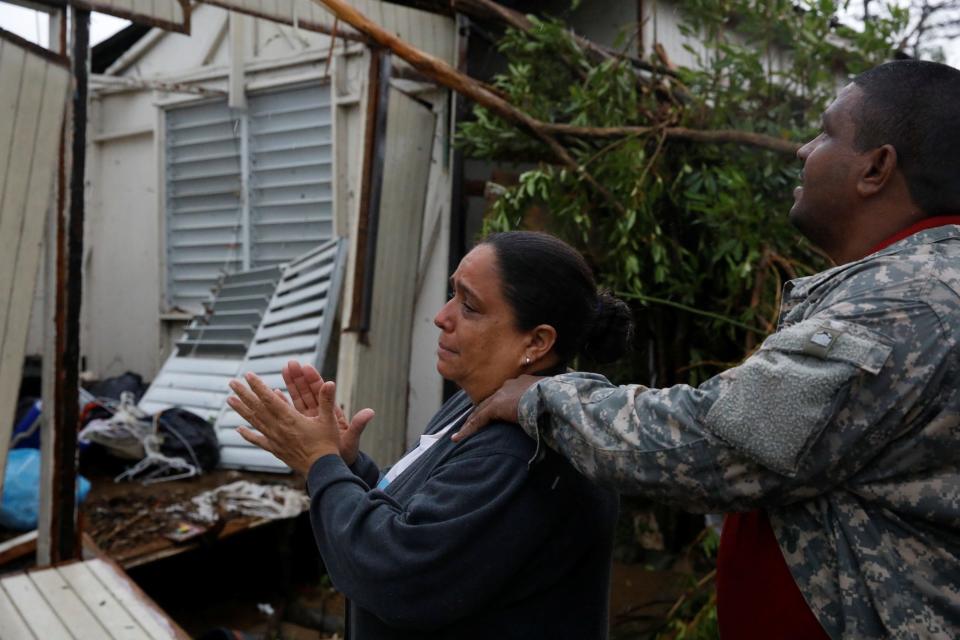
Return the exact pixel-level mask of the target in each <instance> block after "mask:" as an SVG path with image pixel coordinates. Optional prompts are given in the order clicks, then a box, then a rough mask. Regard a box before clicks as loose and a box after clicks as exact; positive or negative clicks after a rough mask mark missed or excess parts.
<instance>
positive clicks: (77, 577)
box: [57, 562, 149, 640]
mask: <svg viewBox="0 0 960 640" xmlns="http://www.w3.org/2000/svg"><path fill="white" fill-rule="evenodd" d="M57 571H59V572H60V575H61V576H62V577H63V579H64V580H65V581H66V582H67V584H69V585H70V587H71V588H72V589H73V590H74V592H76V593H77V594H78V595H79V596H80V599H81V600H83V603H84V604H85V605H87V608H88V609H90V611H91V612H92V613H93V615H94V616H95V617H96V618H97V620H98V621H99V622H100V624H102V625H103V626H104V627H105V628H106V629H107V631H108V632H109V633H110V634H111V635H112V636H113V637H114V638H124V640H149V636H148V635H147V634H146V632H145V631H144V630H143V629H142V628H141V627H140V625H139V624H137V622H136V621H135V620H134V619H133V618H132V617H131V616H130V614H129V613H128V612H127V610H126V609H124V608H123V606H122V605H121V604H120V603H119V602H117V599H116V598H115V597H113V595H111V593H110V591H109V590H108V589H107V588H106V587H105V586H104V585H103V583H101V582H100V580H99V579H98V578H97V576H95V575H94V574H93V572H92V571H90V569H89V568H88V567H87V566H86V563H84V562H75V563H73V564H66V565H62V566H60V567H58V568H57Z"/></svg>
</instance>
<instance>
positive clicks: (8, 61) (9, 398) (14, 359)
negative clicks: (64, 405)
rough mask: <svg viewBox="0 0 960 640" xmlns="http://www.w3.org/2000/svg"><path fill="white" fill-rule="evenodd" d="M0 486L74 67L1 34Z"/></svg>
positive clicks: (0, 484) (0, 486) (0, 485)
mask: <svg viewBox="0 0 960 640" xmlns="http://www.w3.org/2000/svg"><path fill="white" fill-rule="evenodd" d="M0 83H2V84H0V86H3V87H4V89H5V90H4V91H3V92H0V488H2V484H3V471H4V467H5V466H6V459H7V455H6V453H7V445H8V443H9V441H10V431H11V429H12V426H13V415H14V410H15V406H16V398H17V391H18V389H19V387H20V377H21V373H22V367H23V356H24V352H25V350H26V342H27V330H28V325H29V322H30V311H31V307H32V303H33V292H34V288H35V286H36V281H37V267H38V264H39V259H40V255H41V253H42V251H41V245H42V237H43V227H44V220H45V218H46V215H45V214H46V211H47V207H48V206H50V196H51V193H52V187H53V178H54V173H55V171H56V168H57V161H56V158H57V149H58V145H59V141H60V129H61V125H62V123H63V113H64V108H65V105H66V97H67V89H68V87H69V84H70V75H69V72H68V71H67V69H66V67H63V66H60V65H58V64H56V63H53V62H51V61H49V60H47V59H44V58H42V57H40V56H39V55H37V54H35V53H33V52H31V51H25V50H24V49H23V48H22V47H20V46H19V45H17V44H15V43H13V42H10V41H7V40H4V39H0Z"/></svg>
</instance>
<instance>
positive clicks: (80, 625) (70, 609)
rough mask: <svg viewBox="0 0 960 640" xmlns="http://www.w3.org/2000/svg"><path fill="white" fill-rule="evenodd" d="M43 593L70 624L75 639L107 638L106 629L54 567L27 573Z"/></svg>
mask: <svg viewBox="0 0 960 640" xmlns="http://www.w3.org/2000/svg"><path fill="white" fill-rule="evenodd" d="M27 576H29V578H30V580H31V581H32V582H33V584H34V586H36V588H37V590H38V591H39V592H40V593H41V594H43V597H44V599H45V600H46V601H47V602H48V603H49V604H50V607H51V608H52V609H53V610H54V611H56V612H57V616H58V617H59V618H60V619H61V620H64V621H65V622H66V623H67V624H69V625H70V633H71V635H73V637H74V638H77V640H88V639H89V640H102V639H103V638H109V637H110V635H109V634H108V633H107V630H106V629H104V628H103V626H102V625H101V624H100V623H99V622H97V619H96V618H95V617H94V616H93V614H92V613H90V610H89V609H87V607H86V605H84V604H83V601H82V600H81V599H80V596H78V595H77V594H76V592H74V590H73V589H72V588H71V587H70V585H69V584H67V582H66V580H64V579H63V576H61V575H60V573H59V572H58V571H57V570H56V569H43V570H40V571H31V572H29V573H28V574H27Z"/></svg>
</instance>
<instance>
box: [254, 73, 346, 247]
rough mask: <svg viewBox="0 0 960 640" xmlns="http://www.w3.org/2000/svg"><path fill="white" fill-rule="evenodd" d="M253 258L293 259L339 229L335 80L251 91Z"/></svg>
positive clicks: (327, 238)
mask: <svg viewBox="0 0 960 640" xmlns="http://www.w3.org/2000/svg"><path fill="white" fill-rule="evenodd" d="M249 109H250V110H249V122H250V125H249V128H250V145H249V148H250V195H249V197H250V218H251V220H250V226H251V228H250V237H251V245H252V246H251V265H252V266H261V265H271V264H279V263H281V262H289V261H290V260H292V259H293V258H295V257H297V256H299V255H301V254H303V253H304V252H306V251H309V250H310V248H312V247H316V246H317V245H319V244H320V243H322V242H324V241H326V240H329V239H330V238H331V237H332V236H333V198H332V175H331V167H332V147H331V142H332V134H331V113H330V87H329V85H327V84H323V85H314V86H308V87H300V88H296V89H290V90H286V91H277V92H271V93H266V94H260V95H255V96H251V97H250V100H249Z"/></svg>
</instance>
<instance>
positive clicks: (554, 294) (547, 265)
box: [481, 231, 633, 363]
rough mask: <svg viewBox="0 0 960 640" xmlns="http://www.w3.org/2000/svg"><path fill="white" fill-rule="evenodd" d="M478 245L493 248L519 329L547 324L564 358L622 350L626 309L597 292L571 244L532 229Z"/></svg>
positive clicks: (603, 357) (606, 356) (598, 358)
mask: <svg viewBox="0 0 960 640" xmlns="http://www.w3.org/2000/svg"><path fill="white" fill-rule="evenodd" d="M481 244H487V245H490V246H491V247H493V250H494V253H495V254H496V257H497V268H498V270H499V272H500V280H501V282H502V283H503V293H504V297H505V298H506V299H507V303H508V304H509V305H510V307H511V308H512V309H513V315H514V318H515V319H516V323H517V326H518V328H519V329H520V330H521V331H528V330H530V329H532V328H534V327H536V326H537V325H539V324H548V325H550V326H552V327H553V328H554V329H556V331H557V341H556V343H555V344H554V350H555V351H556V352H557V354H558V355H559V356H560V359H561V360H562V361H563V362H564V363H566V362H568V361H569V360H570V359H571V358H573V357H574V356H576V355H578V354H583V355H585V356H586V357H588V358H589V359H590V360H593V361H594V362H597V363H604V362H612V361H614V360H616V359H617V358H619V357H620V356H622V355H623V354H624V352H625V351H626V349H627V347H628V345H629V343H630V338H631V336H632V333H633V319H632V315H631V313H630V308H629V307H628V306H627V305H626V304H625V303H624V302H623V301H622V300H619V299H617V298H615V297H613V296H612V295H610V294H609V293H605V292H600V291H597V284H596V282H595V281H594V279H593V272H592V271H591V270H590V267H589V266H588V265H587V262H586V260H584V259H583V256H582V255H580V253H579V252H578V251H576V250H575V249H574V248H573V247H571V246H570V245H568V244H566V243H565V242H563V241H562V240H560V239H558V238H555V237H554V236H551V235H550V234H547V233H539V232H533V231H507V232H503V233H494V234H491V235H489V236H487V237H486V238H484V239H483V240H482V241H481Z"/></svg>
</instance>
